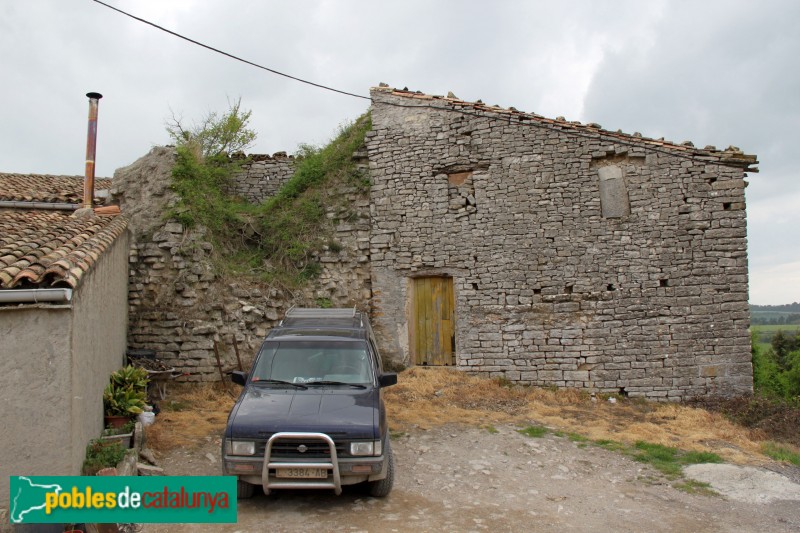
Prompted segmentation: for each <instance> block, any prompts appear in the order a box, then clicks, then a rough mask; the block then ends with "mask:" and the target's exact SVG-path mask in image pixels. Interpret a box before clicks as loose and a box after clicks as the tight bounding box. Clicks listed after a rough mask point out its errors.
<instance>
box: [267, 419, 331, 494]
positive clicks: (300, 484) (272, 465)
mask: <svg viewBox="0 0 800 533" xmlns="http://www.w3.org/2000/svg"><path fill="white" fill-rule="evenodd" d="M279 440H306V441H308V440H320V441H323V442H325V443H326V444H327V445H328V449H329V450H330V458H331V459H330V461H324V460H321V461H315V462H296V461H295V462H285V461H276V462H273V461H272V445H273V444H274V443H275V442H277V441H279ZM278 468H321V469H323V470H329V471H331V475H330V476H329V477H327V478H326V479H325V480H317V479H286V478H278V477H277V475H273V476H270V470H276V474H277V469H278ZM261 484H262V486H263V487H264V494H269V492H270V490H272V489H333V491H334V493H335V494H336V495H337V496H338V495H340V494H341V493H342V481H341V477H340V476H339V460H338V459H337V457H336V443H334V442H333V439H332V438H330V437H329V436H328V435H326V434H325V433H300V432H290V431H285V432H281V433H275V434H274V435H272V437H270V438H269V440H268V441H267V446H266V449H265V450H264V466H263V467H262V469H261Z"/></svg>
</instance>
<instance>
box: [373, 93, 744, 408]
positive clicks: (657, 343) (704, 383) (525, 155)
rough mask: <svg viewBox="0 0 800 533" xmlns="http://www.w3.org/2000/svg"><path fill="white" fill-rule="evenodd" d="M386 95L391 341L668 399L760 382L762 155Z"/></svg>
mask: <svg viewBox="0 0 800 533" xmlns="http://www.w3.org/2000/svg"><path fill="white" fill-rule="evenodd" d="M371 96H372V102H373V104H372V121H373V130H372V132H371V133H370V134H369V136H368V141H367V149H368V153H369V160H370V172H371V178H372V182H373V185H372V190H371V197H370V203H371V207H370V209H371V220H372V228H371V237H370V264H371V266H372V291H373V300H372V307H373V313H374V315H375V318H374V321H373V323H374V324H375V327H376V330H377V331H380V332H382V333H383V340H384V342H385V343H386V344H387V346H388V349H389V351H391V352H392V353H393V354H396V355H398V356H400V357H401V358H402V359H403V360H404V361H405V362H407V363H408V364H416V365H419V364H429V363H430V364H442V363H443V362H444V363H445V364H452V365H455V366H456V367H458V368H460V369H463V370H467V371H470V372H473V373H480V374H486V375H489V376H496V377H502V378H504V379H506V380H508V381H510V382H512V383H522V384H531V385H556V386H559V387H578V388H585V389H589V390H593V391H605V392H619V393H621V394H624V395H628V396H643V397H648V398H654V399H667V398H668V399H684V398H688V397H692V396H701V395H706V394H711V395H733V394H741V393H746V392H750V391H752V367H751V362H750V337H749V333H748V327H749V311H748V304H747V297H748V281H747V242H746V219H745V198H744V188H745V182H744V179H743V178H744V176H745V174H744V173H745V171H748V170H750V171H756V169H753V168H751V165H753V164H754V163H756V160H755V157H754V156H746V155H744V154H743V153H742V152H740V151H739V150H737V149H733V148H731V149H728V150H723V151H720V150H716V149H714V148H713V147H707V148H706V149H703V150H699V149H696V148H694V147H693V146H692V145H691V144H689V143H685V144H683V145H676V144H672V143H669V142H664V141H661V140H653V139H646V138H642V137H641V136H639V135H626V134H622V133H614V132H609V131H605V130H602V129H601V128H600V126H599V125H597V124H589V125H581V124H578V123H571V122H566V121H564V120H563V119H558V120H550V119H546V118H544V117H541V116H538V115H533V114H526V113H520V112H518V111H516V110H514V109H500V108H497V107H491V106H486V105H483V104H481V103H470V102H463V101H460V100H457V99H455V98H442V97H433V96H429V95H424V94H419V93H411V92H408V91H405V90H404V91H398V90H394V89H389V88H384V87H380V88H375V89H373V90H372V93H371Z"/></svg>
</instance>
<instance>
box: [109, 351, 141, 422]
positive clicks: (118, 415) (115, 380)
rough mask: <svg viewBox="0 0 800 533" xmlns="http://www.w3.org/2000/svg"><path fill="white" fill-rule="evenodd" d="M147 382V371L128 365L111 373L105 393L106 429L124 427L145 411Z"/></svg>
mask: <svg viewBox="0 0 800 533" xmlns="http://www.w3.org/2000/svg"><path fill="white" fill-rule="evenodd" d="M147 382H148V378H147V371H146V370H144V369H143V368H138V367H134V366H130V365H128V366H126V367H124V368H120V369H119V370H117V371H115V372H112V373H111V377H110V379H109V383H108V385H106V388H105V390H104V391H103V408H104V410H105V425H106V427H108V426H109V425H110V426H112V427H122V426H124V425H125V424H126V423H127V422H128V421H129V420H130V419H131V418H133V417H134V416H136V415H138V414H139V413H141V412H142V411H143V410H144V406H145V402H146V401H147Z"/></svg>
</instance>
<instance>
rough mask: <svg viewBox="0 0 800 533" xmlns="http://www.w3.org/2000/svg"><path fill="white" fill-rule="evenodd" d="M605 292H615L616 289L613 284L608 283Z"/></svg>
mask: <svg viewBox="0 0 800 533" xmlns="http://www.w3.org/2000/svg"><path fill="white" fill-rule="evenodd" d="M606 290H607V291H615V290H617V288H616V287H615V286H614V284H613V283H609V284H608V285H606Z"/></svg>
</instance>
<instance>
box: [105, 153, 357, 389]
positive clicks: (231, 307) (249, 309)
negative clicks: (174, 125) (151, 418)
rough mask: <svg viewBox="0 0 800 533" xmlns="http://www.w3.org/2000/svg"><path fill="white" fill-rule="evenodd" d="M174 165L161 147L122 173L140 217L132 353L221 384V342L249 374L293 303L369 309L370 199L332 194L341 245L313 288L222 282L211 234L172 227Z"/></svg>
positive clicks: (334, 231)
mask: <svg viewBox="0 0 800 533" xmlns="http://www.w3.org/2000/svg"><path fill="white" fill-rule="evenodd" d="M267 160H268V161H274V160H275V158H268V159H267ZM174 161H175V154H174V149H172V148H169V147H156V148H154V149H153V150H152V151H151V152H150V153H149V154H147V155H146V156H144V157H143V158H141V159H140V160H138V161H136V162H135V163H134V164H132V165H131V166H129V167H125V168H122V169H119V170H118V171H117V172H116V173H115V175H114V190H113V192H112V193H113V195H114V198H115V199H116V200H117V201H119V202H120V204H121V206H122V209H123V211H124V212H125V213H126V214H128V216H129V217H130V224H129V227H130V228H131V230H132V233H133V235H134V242H133V244H132V245H131V252H130V281H129V345H130V347H131V348H135V349H149V350H155V351H156V355H157V357H158V358H159V359H162V360H163V361H165V362H166V363H167V364H169V365H171V366H174V367H175V368H176V369H177V370H179V371H181V372H184V373H185V375H184V376H182V377H181V378H179V379H180V380H184V381H215V380H218V379H219V371H218V369H217V365H216V357H215V355H214V342H215V341H216V342H217V344H218V350H219V351H220V356H221V358H222V362H223V366H224V367H225V368H226V369H230V368H232V367H233V366H234V364H235V362H236V358H235V352H234V348H233V344H234V339H236V343H237V345H238V347H239V350H240V355H241V358H242V359H243V363H244V365H245V367H246V366H247V365H249V363H250V361H252V358H253V356H254V355H255V353H256V351H257V349H258V347H259V346H260V345H261V342H262V341H263V339H264V336H265V335H266V334H267V332H268V331H269V330H270V328H272V327H273V326H274V325H275V324H276V323H277V321H278V320H280V319H281V318H282V317H283V315H284V313H285V311H286V309H288V308H289V307H290V306H291V305H299V306H316V305H319V304H320V303H325V304H328V303H330V304H332V305H334V306H354V305H357V306H359V307H360V308H366V306H367V305H368V301H369V298H370V296H371V292H370V274H369V263H368V256H367V255H366V252H367V251H368V248H369V198H368V197H367V195H366V194H364V193H359V192H358V191H357V190H355V189H353V188H347V187H340V188H337V189H336V190H331V191H329V193H328V194H329V198H328V199H329V202H328V207H329V211H328V213H327V215H328V219H329V220H330V235H331V238H330V242H331V243H336V245H335V246H333V247H331V246H328V247H326V248H327V249H325V250H323V251H322V252H321V253H320V254H319V255H318V256H317V257H315V259H316V260H318V261H319V262H320V264H321V266H322V272H321V274H320V276H319V277H318V278H317V279H316V280H314V282H313V283H312V284H310V285H309V286H308V287H306V288H303V289H298V290H286V289H282V288H280V287H277V286H271V285H269V284H267V283H262V282H259V281H257V280H255V279H251V278H248V277H245V276H237V277H235V278H231V279H226V278H223V277H220V276H219V275H218V274H217V273H216V272H217V271H216V269H215V267H214V254H213V252H214V245H213V244H212V243H211V242H210V239H209V238H208V236H207V235H206V232H205V230H204V229H203V228H194V229H190V228H186V227H184V226H183V225H182V224H179V223H177V222H175V221H170V220H164V212H165V210H166V209H167V208H168V207H169V206H171V205H173V204H174V202H175V201H176V197H175V194H174V193H173V192H172V191H171V190H170V188H169V184H170V179H171V177H170V176H171V168H172V164H173V163H174ZM287 161H288V159H287ZM361 164H362V165H366V162H365V161H362V162H361ZM241 176H244V177H243V178H242V177H241ZM239 179H245V180H247V179H249V178H248V177H247V176H246V175H240V178H239ZM239 179H237V181H238V180H239ZM265 190H266V189H261V191H262V192H263V191H265ZM259 194H261V193H259ZM262 200H263V198H254V201H262ZM341 205H346V206H348V210H347V216H342V212H341V208H340V206H341Z"/></svg>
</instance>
